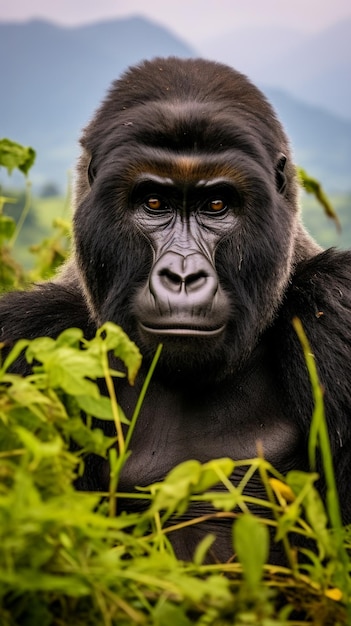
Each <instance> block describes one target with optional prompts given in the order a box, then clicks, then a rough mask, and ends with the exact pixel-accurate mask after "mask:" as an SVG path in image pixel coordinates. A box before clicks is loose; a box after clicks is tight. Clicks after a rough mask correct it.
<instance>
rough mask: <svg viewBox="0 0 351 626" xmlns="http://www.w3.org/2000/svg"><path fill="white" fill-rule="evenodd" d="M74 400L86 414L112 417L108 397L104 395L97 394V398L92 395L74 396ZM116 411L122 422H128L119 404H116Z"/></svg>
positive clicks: (102, 417)
mask: <svg viewBox="0 0 351 626" xmlns="http://www.w3.org/2000/svg"><path fill="white" fill-rule="evenodd" d="M76 400H77V402H78V404H79V406H80V408H81V409H82V410H83V411H84V412H85V413H86V414H87V415H91V416H92V417H98V418H99V419H102V420H113V419H114V416H113V412H112V405H111V400H110V398H106V397H105V396H99V397H98V398H94V397H92V396H76ZM118 413H119V418H120V420H121V422H122V424H129V423H130V422H129V420H128V419H127V418H126V416H125V415H124V412H123V411H122V409H121V407H120V406H118Z"/></svg>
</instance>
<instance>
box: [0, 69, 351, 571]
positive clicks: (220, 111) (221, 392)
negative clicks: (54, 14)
mask: <svg viewBox="0 0 351 626" xmlns="http://www.w3.org/2000/svg"><path fill="white" fill-rule="evenodd" d="M82 146H83V151H82V156H81V158H80V161H79V164H78V176H77V183H76V200H75V203H76V210H75V217H74V225H75V226H74V227H75V253H74V256H73V258H72V261H71V262H70V264H69V265H68V266H67V268H66V269H65V271H64V272H63V273H62V275H61V276H59V277H58V278H57V279H56V280H55V281H54V282H52V283H48V284H43V285H40V286H38V287H36V288H34V289H33V290H32V291H31V292H27V293H12V294H8V295H6V296H4V297H3V298H2V300H1V302H0V327H1V340H2V341H4V342H5V343H6V344H7V345H8V346H10V345H11V344H13V342H14V341H15V340H16V339H19V338H22V337H27V338H32V337H36V336H39V335H49V336H53V337H54V336H57V335H58V334H59V333H60V332H61V331H62V330H63V329H65V328H67V327H70V326H79V327H81V328H82V329H83V330H84V332H85V334H86V336H87V337H91V336H92V335H93V334H94V332H95V330H96V328H97V327H98V326H99V325H100V324H102V323H103V322H105V321H106V320H111V321H114V322H116V323H117V324H120V325H121V326H122V327H123V328H124V329H125V331H126V332H127V333H128V334H129V335H130V336H131V338H132V339H133V340H135V341H136V343H138V344H139V346H140V347H141V350H142V352H143V354H144V364H143V367H142V370H141V373H140V376H139V377H138V380H137V384H136V387H135V388H134V389H132V388H130V387H128V386H127V385H125V384H122V385H121V388H120V389H119V390H118V397H119V399H120V402H121V404H122V406H123V408H124V410H125V412H126V413H127V414H128V413H131V412H132V410H133V408H134V405H135V401H136V398H137V395H138V392H139V390H140V387H141V384H142V380H143V377H144V375H145V372H146V371H147V367H148V363H149V362H150V359H151V358H152V355H153V354H154V351H155V348H156V345H157V343H158V342H159V341H160V340H161V341H162V342H163V343H164V350H163V355H162V358H161V361H160V363H159V365H158V369H157V371H156V373H155V375H154V379H153V381H152V384H151V387H150V390H149V393H148V396H147V398H146V400H145V403H144V406H143V411H142V414H141V416H140V419H139V422H138V424H137V427H136V430H135V433H134V436H133V440H132V450H133V454H132V456H131V457H130V459H129V460H128V463H127V465H126V468H125V471H124V474H123V477H122V485H121V486H122V488H124V489H133V488H134V486H135V485H141V484H142V485H145V484H148V483H150V482H152V481H156V480H160V479H162V477H163V476H164V475H165V473H166V472H167V471H168V470H169V469H170V468H172V467H173V466H174V465H175V464H176V463H179V462H181V461H183V460H186V459H189V458H197V459H199V460H200V461H206V460H209V459H211V458H214V457H220V456H232V457H233V458H249V457H251V456H255V454H256V442H257V440H258V439H260V440H261V441H262V443H263V448H264V452H265V454H266V456H267V458H268V459H269V460H271V461H272V462H273V463H274V464H275V465H276V467H277V468H278V469H279V470H281V471H282V472H286V471H288V470H289V469H292V468H301V469H308V459H307V452H306V447H307V437H308V431H309V424H310V420H311V414H312V409H313V406H312V395H311V390H310V383H309V378H308V374H307V370H306V366H305V363H304V360H303V355H302V350H301V346H300V345H299V342H298V339H297V337H296V334H295V331H294V330H293V327H292V324H291V321H292V319H293V318H294V317H295V316H297V317H299V318H300V319H301V321H302V323H303V326H304V329H305V331H306V333H307V336H308V338H309V340H310V343H311V347H312V350H313V352H314V354H315V358H316V363H317V367H318V371H319V376H320V379H321V382H322V384H323V387H324V390H325V407H326V414H327V419H328V425H329V431H330V438H331V445H332V450H333V455H334V462H335V469H336V477H337V483H338V488H339V492H340V496H341V504H342V509H343V516H344V520H345V522H349V521H351V496H350V493H349V488H348V487H349V480H350V467H351V445H350V443H351V442H350V438H351V425H350V424H349V419H350V417H349V415H350V412H351V358H350V357H351V269H350V262H351V253H348V252H338V251H336V250H328V251H325V252H323V251H321V250H320V249H319V248H318V246H317V245H316V244H315V243H314V242H313V241H312V239H311V238H310V237H309V236H308V235H307V233H306V232H305V230H304V228H303V226H302V224H301V220H300V214H299V209H298V199H297V198H298V184H297V181H296V175H295V168H294V164H293V162H292V158H291V154H290V149H289V143H288V140H287V138H286V136H285V134H284V131H283V129H282V128H281V125H280V123H279V122H278V120H277V118H276V116H275V114H274V112H273V110H272V108H271V106H270V105H269V103H268V102H267V101H266V100H265V98H264V97H263V95H262V94H261V93H260V92H259V91H258V90H257V89H256V88H255V87H254V86H253V85H252V84H251V83H250V82H249V81H248V80H247V79H246V78H245V77H244V76H242V75H241V74H239V73H237V72H235V71H234V70H231V69H230V68H227V67H225V66H222V65H219V64H216V63H210V62H207V61H202V60H195V61H194V60H188V61H184V60H183V61H180V60H177V59H166V60H165V59H156V60H155V61H153V62H146V63H144V64H142V65H141V66H138V67H136V68H132V69H131V70H129V71H128V72H127V73H126V74H125V75H124V76H123V77H122V79H121V80H119V81H116V82H115V83H114V84H113V86H112V88H111V90H110V92H109V94H108V96H107V98H106V100H105V101H104V102H103V103H102V105H101V107H100V109H99V110H98V111H97V113H96V115H95V116H94V118H93V120H92V122H91V123H90V124H89V126H88V127H87V128H86V129H85V131H84V133H83V137H82ZM218 180H219V181H220V183H218ZM204 181H205V182H206V185H204ZM223 181H224V182H223ZM211 184H212V185H213V189H214V191H213V192H212V191H211V193H210V192H207V191H206V190H207V189H209V188H210V189H212V187H209V186H208V185H211ZM218 185H219V187H218ZM207 193H208V194H209V195H208V198H207V196H206V194H207ZM211 194H212V195H211ZM150 198H151V203H150V205H149V204H148V203H149V200H150ZM155 198H156V203H155ZM159 199H160V203H161V204H160V206H161V208H160V209H159V210H158V201H159ZM218 199H219V200H220V202H222V201H223V206H224V208H223V210H222V211H219V212H218V215H215V211H213V212H211V210H212V209H211V210H210V209H209V207H210V206H212V205H211V200H215V201H217V200H218ZM214 206H217V205H216V204H215V205H214ZM154 207H156V210H155V209H154ZM184 224H186V229H184ZM189 257H191V259H190V261H191V263H192V265H191V264H190V265H191V268H190V269H186V268H185V269H184V273H182V272H183V270H182V269H177V263H178V260H179V258H180V259H182V260H183V262H184V267H185V266H186V264H187V263H190V261H189ZM189 267H190V266H189ZM155 285H156V286H155ZM184 285H185V287H184ZM212 285H214V287H213V290H212V291H211V289H212ZM181 290H184V293H183V292H182V293H183V295H179V294H180V293H181ZM209 294H210V295H209ZM211 294H212V295H211ZM165 329H166V330H165ZM209 330H210V331H211V332H212V331H214V333H212V334H211V333H210V332H208V331H209ZM184 331H185V334H184ZM217 331H218V332H217ZM18 369H19V371H21V372H24V371H26V365H25V364H24V363H23V362H20V363H19V365H18ZM107 481H108V468H107V467H106V466H105V465H104V464H102V463H101V462H99V461H97V460H96V459H94V458H92V459H90V460H89V462H88V464H87V471H86V475H85V478H84V481H83V483H84V484H83V487H85V488H97V489H106V487H107ZM252 490H253V491H252V493H253V494H256V495H259V494H260V490H261V487H260V486H259V485H258V484H256V485H255V483H253V486H252ZM321 490H322V491H323V482H321ZM126 506H128V504H127V505H126ZM129 506H132V505H131V504H130V505H129ZM133 506H134V505H133ZM135 506H138V505H137V504H136V505H135ZM197 510H201V513H206V512H209V509H208V508H207V507H206V506H203V507H202V508H201V507H200V509H197ZM193 512H194V511H190V512H189V513H188V515H190V514H192V513H193ZM210 530H213V531H214V532H215V533H217V535H218V540H217V542H216V543H215V548H214V552H215V557H216V558H219V559H227V558H229V557H230V554H231V548H230V525H229V523H227V522H223V523H221V524H219V523H218V522H217V523H208V524H205V525H203V527H202V528H201V529H200V531H199V530H195V529H192V530H189V531H187V534H183V535H181V534H179V535H177V536H176V537H175V539H174V543H175V547H176V549H177V551H178V553H179V555H180V556H182V557H184V558H187V557H190V556H191V554H192V552H193V549H194V546H195V544H196V542H197V540H198V539H199V537H200V536H201V533H206V532H209V531H210Z"/></svg>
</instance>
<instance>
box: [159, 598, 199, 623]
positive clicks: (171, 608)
mask: <svg viewBox="0 0 351 626" xmlns="http://www.w3.org/2000/svg"><path fill="white" fill-rule="evenodd" d="M152 623H153V624H154V625H155V626H170V625H171V624H174V626H175V625H177V626H191V625H192V624H193V621H190V619H189V618H188V617H187V616H186V614H185V608H184V607H182V606H178V605H176V604H171V603H170V602H168V601H167V600H166V601H162V602H161V603H160V604H159V605H158V606H157V607H156V608H155V610H154V612H153V620H152Z"/></svg>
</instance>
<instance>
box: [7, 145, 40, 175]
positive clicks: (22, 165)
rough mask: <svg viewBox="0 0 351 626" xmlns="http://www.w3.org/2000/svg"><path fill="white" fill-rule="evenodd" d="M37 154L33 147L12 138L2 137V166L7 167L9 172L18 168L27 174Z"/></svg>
mask: <svg viewBox="0 0 351 626" xmlns="http://www.w3.org/2000/svg"><path fill="white" fill-rule="evenodd" d="M35 156H36V155H35V150H33V148H30V147H27V146H22V145H21V144H19V143H16V142H15V141H11V139H6V138H5V139H0V166H3V167H6V169H7V171H8V173H9V174H11V172H12V171H13V170H14V169H15V168H17V169H19V170H20V171H21V172H22V173H23V174H26V175H27V174H28V171H29V170H30V168H31V167H32V165H33V163H34V161H35Z"/></svg>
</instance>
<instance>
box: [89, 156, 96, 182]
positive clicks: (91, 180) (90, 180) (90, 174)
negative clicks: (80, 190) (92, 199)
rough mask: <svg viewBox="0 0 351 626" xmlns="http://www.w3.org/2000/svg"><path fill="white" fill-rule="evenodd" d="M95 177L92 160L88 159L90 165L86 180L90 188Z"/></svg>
mask: <svg viewBox="0 0 351 626" xmlns="http://www.w3.org/2000/svg"><path fill="white" fill-rule="evenodd" d="M95 177H96V169H95V167H94V164H93V159H90V163H89V165H88V180H89V185H90V187H91V186H92V184H93V182H94V180H95Z"/></svg>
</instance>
